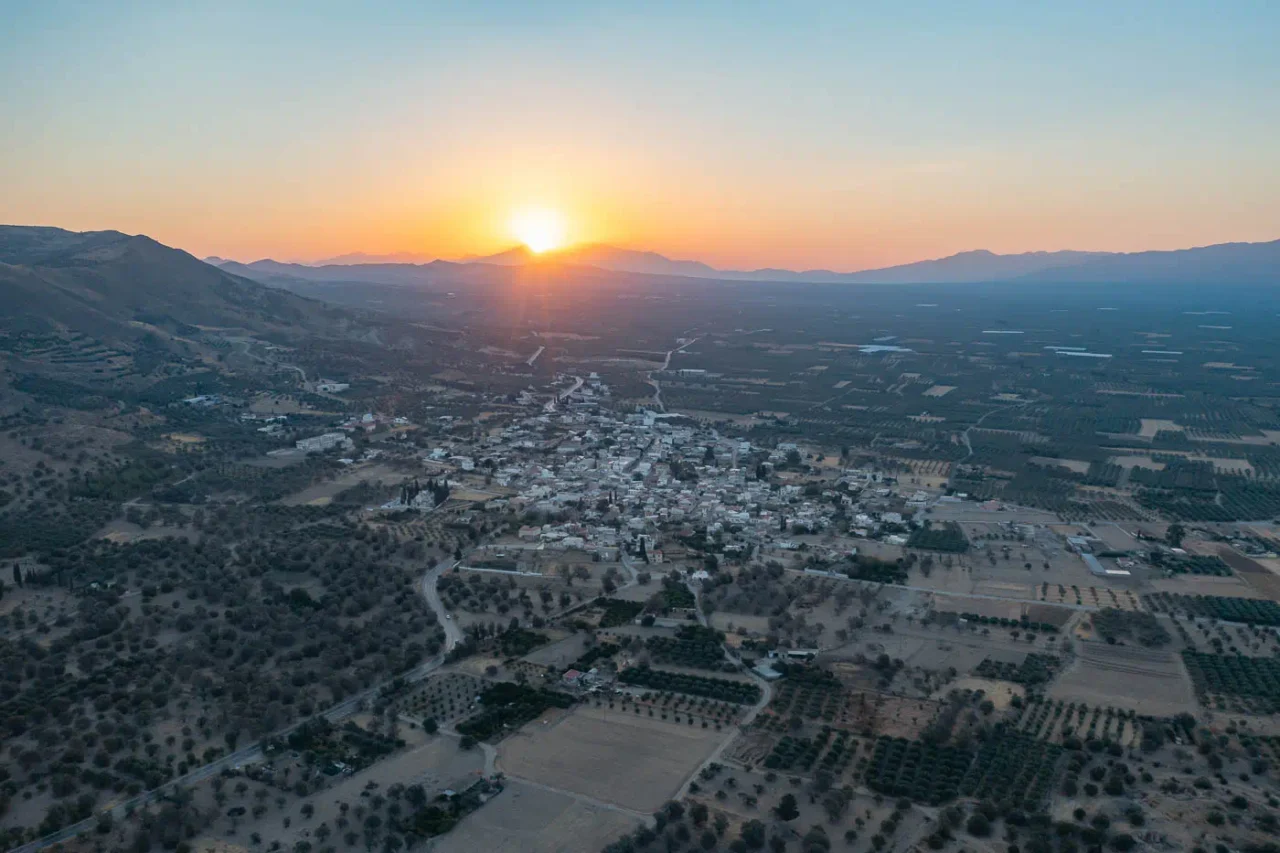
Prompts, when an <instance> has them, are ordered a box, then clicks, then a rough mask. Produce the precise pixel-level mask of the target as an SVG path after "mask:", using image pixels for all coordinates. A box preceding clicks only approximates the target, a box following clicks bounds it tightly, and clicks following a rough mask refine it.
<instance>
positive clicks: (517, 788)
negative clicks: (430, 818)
mask: <svg viewBox="0 0 1280 853" xmlns="http://www.w3.org/2000/svg"><path fill="white" fill-rule="evenodd" d="M638 823H639V819H638V818H634V817H631V816H630V815H627V814H625V813H623V812H619V811H615V810H613V809H609V808H606V807H603V806H597V805H593V804H590V803H585V802H582V801H581V800H578V799H575V798H574V797H572V796H571V795H569V794H561V793H558V792H555V791H550V790H548V789H546V788H541V787H538V786H536V785H530V784H526V783H524V782H521V781H519V780H516V779H510V780H508V781H507V787H506V790H504V791H503V792H502V794H501V795H499V796H497V797H495V798H494V799H493V800H491V801H489V802H488V803H486V804H485V805H484V807H483V808H480V809H477V810H476V811H474V812H472V813H471V814H470V815H468V816H467V817H465V818H464V819H463V820H462V822H461V823H459V824H458V825H457V826H456V827H454V829H453V831H452V832H450V833H449V834H447V835H443V836H440V837H439V838H436V839H434V840H433V845H434V846H433V847H432V848H431V849H432V850H433V851H436V853H474V851H476V850H484V851H485V853H562V851H565V850H600V849H602V848H603V847H604V846H605V845H607V844H608V843H609V842H611V841H613V840H614V839H615V838H617V837H618V836H620V835H622V834H623V833H626V832H628V831H629V830H631V829H632V827H634V826H635V825H636V824H638Z"/></svg>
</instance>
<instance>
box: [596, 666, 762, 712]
mask: <svg viewBox="0 0 1280 853" xmlns="http://www.w3.org/2000/svg"><path fill="white" fill-rule="evenodd" d="M618 679H619V680H620V681H621V682H622V683H623V684H634V685H636V686H638V687H648V688H650V689H651V690H666V691H669V692H671V693H686V694H688V695H690V696H705V697H706V698H708V699H718V700H720V701H722V702H734V703H736V704H738V705H750V704H752V703H754V702H756V701H758V700H759V699H760V688H759V687H757V686H756V685H755V684H752V683H751V682H749V681H730V680H729V679H726V678H706V677H704V676H701V675H688V674H686V673H682V672H667V671H666V670H661V669H650V668H649V667H646V666H641V667H629V668H627V669H624V670H623V671H622V673H621V674H620V675H619V676H618Z"/></svg>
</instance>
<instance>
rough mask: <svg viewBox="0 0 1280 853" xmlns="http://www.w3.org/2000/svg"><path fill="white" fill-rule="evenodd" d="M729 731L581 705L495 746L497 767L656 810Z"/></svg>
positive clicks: (639, 808) (637, 808)
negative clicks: (569, 712)
mask: <svg viewBox="0 0 1280 853" xmlns="http://www.w3.org/2000/svg"><path fill="white" fill-rule="evenodd" d="M727 737H730V733H729V732H717V731H714V730H713V729H703V728H701V727H696V726H688V725H685V724H683V723H671V722H665V721H661V720H658V719H654V718H649V717H640V716H636V715H635V714H633V713H632V712H630V711H621V710H613V711H609V710H605V709H602V708H586V707H579V708H577V709H576V710H574V711H573V712H572V713H571V714H567V715H565V716H563V717H561V718H559V719H557V720H554V721H552V722H549V723H547V724H546V725H545V726H544V725H543V724H542V722H541V721H535V722H533V723H530V724H529V725H527V726H525V728H524V729H523V730H521V731H520V732H518V733H516V734H514V735H512V736H511V737H509V738H507V739H506V740H504V741H503V742H502V743H501V744H500V745H499V746H498V769H499V770H502V771H503V772H506V773H510V774H512V775H514V776H519V777H521V778H523V779H528V780H530V781H533V782H535V783H541V784H543V785H548V786H550V787H552V788H557V789H560V790H565V791H573V792H576V793H580V794H584V795H586V796H590V797H592V798H594V799H598V800H602V801H604V802H607V803H613V804H614V805H618V806H621V807H623V808H626V809H633V810H635V811H640V812H652V811H655V810H656V809H657V808H658V807H659V806H661V805H662V804H663V803H664V802H666V800H667V799H668V798H670V797H671V795H672V794H674V793H675V792H676V790H677V789H678V788H679V787H680V785H681V783H683V782H684V780H685V778H686V777H687V776H688V775H689V774H691V773H692V772H693V771H694V770H696V769H697V768H698V766H699V765H700V764H701V763H702V762H703V761H704V760H706V758H707V756H709V755H710V754H711V753H712V751H713V750H714V749H715V748H716V746H717V745H719V743H720V742H721V741H723V740H724V739H725V738H727Z"/></svg>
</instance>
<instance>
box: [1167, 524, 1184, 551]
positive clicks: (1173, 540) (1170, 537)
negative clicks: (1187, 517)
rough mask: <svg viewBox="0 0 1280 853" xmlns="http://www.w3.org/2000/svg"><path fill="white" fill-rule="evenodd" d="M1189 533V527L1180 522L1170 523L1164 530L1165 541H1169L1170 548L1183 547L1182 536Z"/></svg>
mask: <svg viewBox="0 0 1280 853" xmlns="http://www.w3.org/2000/svg"><path fill="white" fill-rule="evenodd" d="M1186 535H1187V529H1186V528H1185V527H1183V526H1182V525H1181V524H1179V523H1178V522H1176V521H1175V522H1174V523H1173V524H1170V525H1169V527H1168V529H1167V530H1165V532H1164V541H1166V542H1168V543H1169V547H1170V548H1181V547H1182V537H1184V536H1186Z"/></svg>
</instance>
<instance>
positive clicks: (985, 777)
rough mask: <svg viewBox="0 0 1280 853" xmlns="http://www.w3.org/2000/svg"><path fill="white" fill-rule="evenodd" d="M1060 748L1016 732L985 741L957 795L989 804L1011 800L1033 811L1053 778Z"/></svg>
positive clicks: (1002, 734) (1045, 793)
mask: <svg viewBox="0 0 1280 853" xmlns="http://www.w3.org/2000/svg"><path fill="white" fill-rule="evenodd" d="M1061 757H1062V747H1061V746H1059V745H1057V744H1053V743H1045V742H1044V741H1042V740H1037V739H1035V738H1033V737H1029V736H1028V735H1024V734H1020V733H1018V732H1008V731H1002V732H999V733H998V734H996V735H994V736H993V737H991V738H989V739H988V740H987V741H986V742H985V743H984V744H983V745H982V749H981V750H979V752H978V755H977V757H976V758H975V759H974V761H973V764H971V765H970V766H969V770H968V772H967V773H965V775H964V777H963V778H962V779H961V780H960V786H959V787H960V793H961V794H963V795H964V796H966V797H976V798H978V799H983V800H991V801H993V802H1001V801H1005V800H1012V801H1013V802H1015V803H1018V804H1019V805H1020V807H1021V808H1023V809H1026V810H1027V811H1037V810H1038V809H1039V807H1040V806H1041V805H1042V804H1043V802H1044V800H1045V798H1046V797H1047V796H1048V794H1049V791H1050V790H1051V788H1052V786H1053V781H1054V779H1055V778H1056V776H1057V772H1058V765H1059V763H1060V762H1059V759H1060V758H1061Z"/></svg>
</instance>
